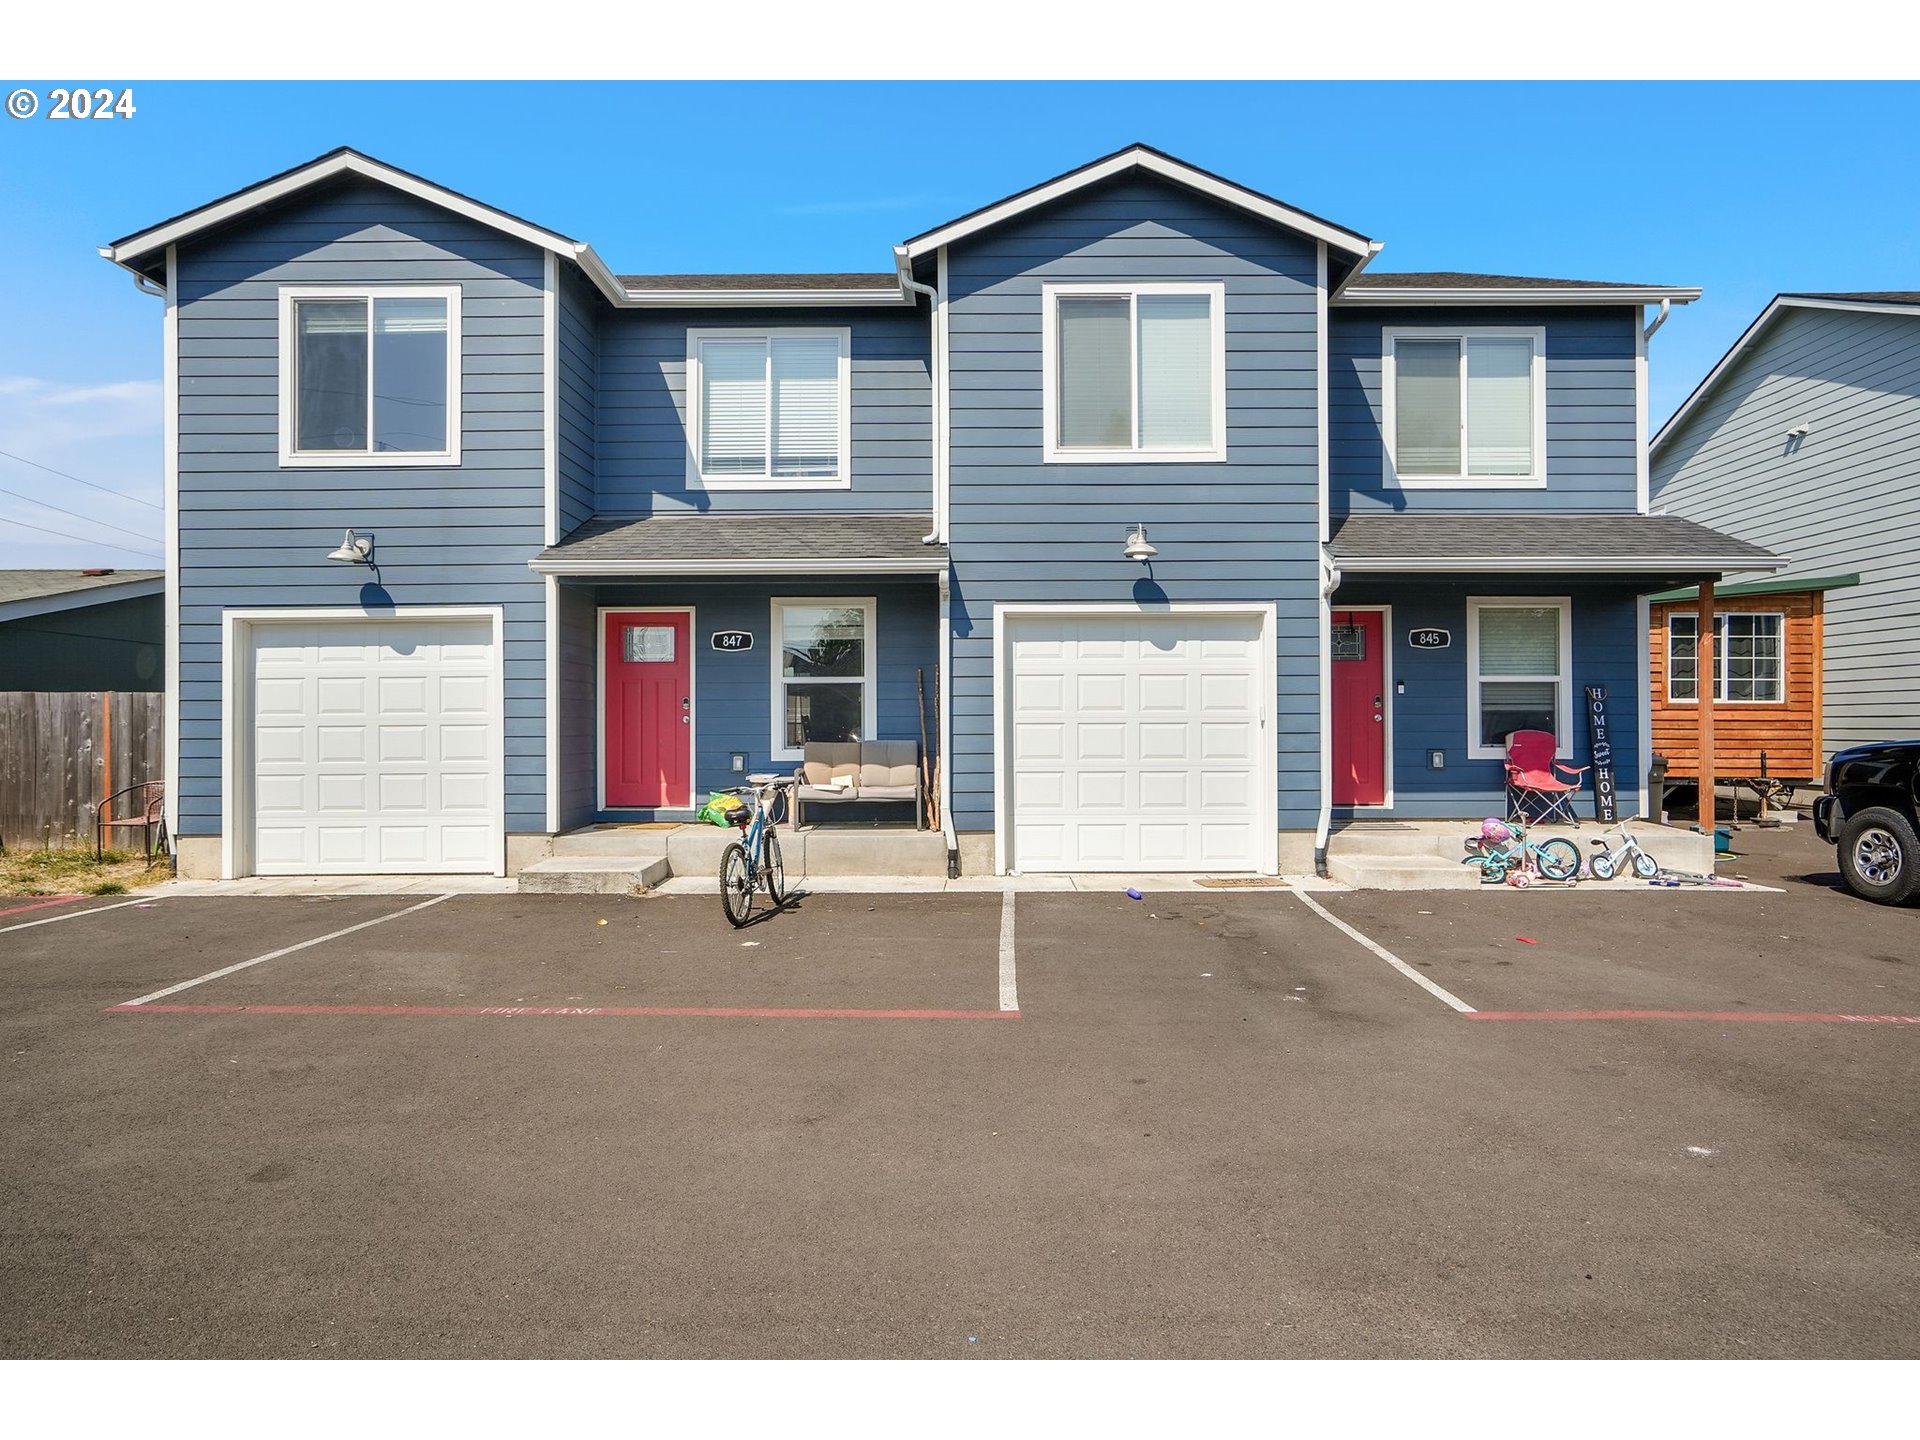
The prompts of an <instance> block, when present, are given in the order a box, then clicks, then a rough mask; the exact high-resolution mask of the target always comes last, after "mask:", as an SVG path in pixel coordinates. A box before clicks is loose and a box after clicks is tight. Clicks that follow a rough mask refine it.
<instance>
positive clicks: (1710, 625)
mask: <svg viewBox="0 0 1920 1440" xmlns="http://www.w3.org/2000/svg"><path fill="white" fill-rule="evenodd" d="M1698 624H1699V639H1698V640H1697V641H1696V642H1695V645H1694V656H1695V659H1694V673H1695V674H1696V675H1697V676H1699V680H1698V681H1697V683H1696V684H1695V686H1694V689H1695V691H1696V693H1697V694H1698V695H1699V697H1700V702H1699V712H1698V714H1697V715H1696V716H1695V719H1696V721H1697V722H1698V724H1699V727H1700V731H1699V735H1698V737H1697V742H1698V744H1699V747H1700V824H1701V827H1702V828H1703V829H1704V830H1705V831H1706V832H1707V834H1709V835H1711V834H1712V833H1713V827H1714V823H1715V821H1716V820H1717V819H1718V814H1719V812H1718V807H1717V806H1716V805H1715V804H1714V799H1713V794H1714V788H1713V787H1714V775H1713V691H1714V676H1715V674H1716V673H1717V672H1716V670H1715V666H1714V655H1713V648H1714V647H1713V642H1714V619H1713V581H1711V580H1702V581H1701V582H1700V619H1699V622H1698Z"/></svg>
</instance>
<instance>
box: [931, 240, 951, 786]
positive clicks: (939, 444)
mask: <svg viewBox="0 0 1920 1440" xmlns="http://www.w3.org/2000/svg"><path fill="white" fill-rule="evenodd" d="M933 264H934V276H933V288H934V289H936V290H938V291H939V292H940V302H939V304H938V305H937V306H935V308H934V345H935V346H936V347H937V353H938V356H939V362H940V368H939V372H938V373H937V374H936V375H935V376H934V386H933V444H934V451H933V491H934V495H933V516H934V526H935V533H936V534H937V535H938V536H939V537H940V543H941V544H943V545H944V544H946V543H947V538H948V535H949V533H950V532H949V529H948V525H949V522H950V511H951V509H952V504H951V496H952V493H953V340H952V325H953V292H952V291H951V290H950V289H949V288H948V283H947V247H946V246H944V245H942V246H941V247H940V248H939V249H938V250H936V251H935V252H934V256H933ZM940 753H941V754H942V755H943V756H944V755H945V754H946V753H947V752H946V751H945V750H944V749H942V750H941V752H940ZM940 813H941V814H942V815H945V814H946V813H947V812H946V801H945V800H944V799H943V800H942V801H941V810H940Z"/></svg>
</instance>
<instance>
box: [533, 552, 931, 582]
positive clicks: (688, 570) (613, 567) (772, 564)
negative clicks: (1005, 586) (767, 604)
mask: <svg viewBox="0 0 1920 1440" xmlns="http://www.w3.org/2000/svg"><path fill="white" fill-rule="evenodd" d="M527 568H528V569H530V570H532V571H533V572H534V573H535V574H539V575H576V576H600V577H603V578H612V577H621V576H633V577H642V576H653V575H675V576H682V577H689V578H691V577H697V576H702V575H938V574H942V573H944V572H945V570H946V568H947V557H946V554H945V553H944V552H942V553H939V554H934V555H913V556H907V557H904V558H903V557H899V556H887V557H886V558H884V559H872V560H860V559H853V560H803V559H784V560H783V559H771V560H762V559H758V558H753V559H743V560H541V559H538V558H535V559H532V560H529V561H528V562H527Z"/></svg>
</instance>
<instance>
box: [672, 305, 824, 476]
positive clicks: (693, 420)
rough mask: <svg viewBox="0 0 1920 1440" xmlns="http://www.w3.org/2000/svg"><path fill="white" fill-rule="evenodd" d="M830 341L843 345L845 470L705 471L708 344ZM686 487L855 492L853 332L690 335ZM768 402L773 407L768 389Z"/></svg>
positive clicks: (709, 331)
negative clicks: (704, 352)
mask: <svg viewBox="0 0 1920 1440" xmlns="http://www.w3.org/2000/svg"><path fill="white" fill-rule="evenodd" d="M821 337H826V338H829V339H832V340H835V341H837V342H838V344H839V346H840V465H839V471H838V473H837V474H834V475H808V476H788V477H784V478H782V477H776V476H773V475H706V474H703V473H702V472H701V469H700V460H701V455H700V428H701V418H702V417H701V411H702V405H701V401H700V392H701V390H702V388H703V386H702V378H701V364H700V346H701V344H702V343H703V342H704V341H707V340H763V341H771V340H773V339H776V338H793V339H808V338H814V339H818V338H821ZM686 387H687V389H686V414H687V488H688V489H689V490H848V489H851V488H852V487H853V331H852V329H851V328H849V327H848V326H845V325H824V326H822V325H814V326H799V325H772V326H761V327H758V328H753V327H747V328H733V327H728V326H716V327H707V328H702V329H693V328H691V327H690V328H689V329H688V330H687V370H686ZM767 403H768V405H769V406H771V405H772V403H773V399H772V393H771V389H769V393H768V398H767ZM767 449H768V455H767V464H768V467H769V469H771V467H772V464H773V455H772V449H773V427H772V425H771V424H769V426H768V427H767Z"/></svg>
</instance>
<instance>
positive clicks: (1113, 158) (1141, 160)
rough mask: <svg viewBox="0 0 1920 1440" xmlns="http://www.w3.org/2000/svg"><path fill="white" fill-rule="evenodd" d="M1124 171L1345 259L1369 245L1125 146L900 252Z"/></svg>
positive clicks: (915, 252) (915, 251)
mask: <svg viewBox="0 0 1920 1440" xmlns="http://www.w3.org/2000/svg"><path fill="white" fill-rule="evenodd" d="M1130 170H1143V171H1145V172H1146V173H1148V174H1150V175H1156V176H1158V177H1160V178H1161V179H1163V180H1170V181H1172V182H1173V183H1174V184H1176V185H1183V186H1185V187H1186V188H1187V189H1189V190H1195V191H1198V192H1199V193H1200V194H1202V195H1205V196H1207V197H1209V198H1210V199H1214V200H1218V201H1220V202H1222V203H1223V204H1226V205H1231V206H1233V207H1234V208H1235V209H1237V210H1244V211H1246V212H1247V213H1248V214H1251V215H1256V216H1258V217H1260V218H1261V219H1263V220H1267V221H1271V222H1272V223H1274V224H1276V225H1284V226H1286V227H1288V228H1289V229H1292V230H1297V231H1299V232H1300V233H1302V234H1304V235H1306V236H1309V237H1310V238H1312V239H1315V240H1321V241H1324V242H1326V243H1327V244H1329V245H1331V246H1333V247H1334V248H1335V249H1336V250H1340V251H1342V252H1344V253H1346V254H1349V255H1363V256H1364V255H1367V254H1369V253H1370V247H1371V246H1372V242H1371V241H1369V240H1368V239H1367V238H1366V237H1365V236H1364V235H1357V234H1355V233H1354V232H1353V231H1351V230H1347V229H1343V228H1342V227H1340V226H1338V225H1332V224H1329V223H1328V222H1327V221H1325V220H1321V219H1319V218H1318V217H1316V216H1313V215H1309V214H1307V213H1306V212H1305V211H1302V210H1296V209H1294V208H1293V207H1292V206H1290V205H1283V204H1282V203H1281V202H1279V201H1278V200H1274V199H1271V198H1269V197H1267V196H1265V195H1260V194H1257V193H1256V192H1254V191H1252V190H1248V189H1245V188H1243V187H1242V186H1239V185H1236V184H1234V183H1233V182H1232V181H1231V180H1223V179H1221V178H1220V177H1219V176H1217V175H1209V174H1208V173H1207V172H1206V171H1204V170H1196V169H1195V168H1194V167H1193V166H1191V165H1186V164H1182V163H1181V162H1180V161H1178V160H1174V159H1172V158H1170V157H1168V156H1165V155H1160V154H1157V153H1155V152H1154V151H1151V150H1147V149H1145V148H1143V147H1141V146H1131V147H1129V148H1128V149H1125V150H1122V151H1120V152H1119V153H1118V154H1116V155H1109V156H1108V157H1107V158H1106V159H1104V160H1096V161H1095V162H1093V163H1092V164H1091V165H1083V166H1081V167H1080V168H1079V169H1078V170H1070V171H1068V172H1067V173H1066V174H1065V175H1061V176H1058V177H1056V178H1055V179H1053V180H1049V181H1047V182H1046V183H1044V184H1041V185H1036V186H1035V187H1033V188H1032V189H1031V190H1026V191H1023V192H1021V193H1020V194H1018V195H1013V196H1009V197H1008V198H1007V199H1005V200H1002V201H999V202H998V203H997V204H993V205H989V206H987V207H986V208H985V209H983V210H976V211H975V212H974V213H972V214H971V215H963V216H962V217H961V218H959V219H958V220H954V221H951V222H949V223H948V224H946V225H943V226H941V227H940V228H939V229H937V230H929V231H928V232H927V233H926V234H924V235H919V236H916V237H914V238H913V239H911V240H909V241H907V243H906V245H905V247H904V248H905V249H906V252H907V255H908V258H910V259H915V260H917V259H919V258H920V257H921V256H922V255H925V254H927V253H928V252H929V251H933V250H938V249H939V248H940V247H941V246H943V245H951V244H953V243H955V242H956V241H960V240H964V239H966V238H967V237H968V236H970V235H977V234H979V233H980V232H981V231H982V230H987V229H990V228H992V227H993V226H995V225H999V224H1001V223H1002V222H1003V221H1007V220H1011V219H1013V218H1014V217H1015V216H1018V215H1023V214H1025V213H1026V212H1027V211H1029V210H1035V209H1038V208H1039V207H1041V206H1043V205H1051V204H1053V202H1054V201H1056V200H1060V199H1063V198H1065V197H1066V196H1068V195H1072V194H1074V193H1075V192H1076V191H1080V190H1084V189H1086V188H1087V187H1088V186H1089V185H1098V184H1100V183H1101V182H1102V181H1105V180H1110V179H1113V178H1114V177H1116V176H1118V175H1123V174H1125V173H1126V172H1128V171H1130Z"/></svg>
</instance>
